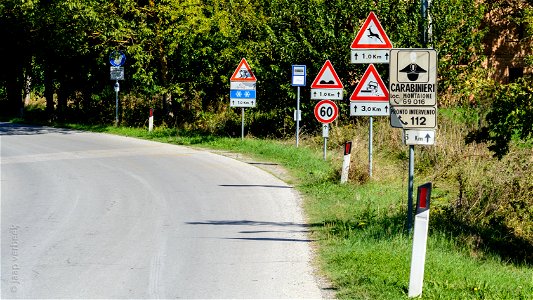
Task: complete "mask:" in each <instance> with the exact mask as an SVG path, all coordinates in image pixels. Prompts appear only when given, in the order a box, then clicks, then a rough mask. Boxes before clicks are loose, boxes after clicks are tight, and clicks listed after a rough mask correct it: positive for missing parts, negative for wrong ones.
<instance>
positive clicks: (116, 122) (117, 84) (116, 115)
mask: <svg viewBox="0 0 533 300" xmlns="http://www.w3.org/2000/svg"><path fill="white" fill-rule="evenodd" d="M119 91H120V84H119V83H118V80H117V81H116V82H115V126H118V92H119Z"/></svg>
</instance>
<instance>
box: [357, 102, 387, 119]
mask: <svg viewBox="0 0 533 300" xmlns="http://www.w3.org/2000/svg"><path fill="white" fill-rule="evenodd" d="M389 114H390V111H389V102H384V101H350V116H388V115H389Z"/></svg>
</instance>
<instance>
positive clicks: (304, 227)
mask: <svg viewBox="0 0 533 300" xmlns="http://www.w3.org/2000/svg"><path fill="white" fill-rule="evenodd" d="M185 224H187V225H215V226H220V225H222V226H279V227H283V228H284V229H285V228H287V230H253V231H250V230H242V231H239V232H238V233H239V234H246V235H250V234H263V233H264V234H295V233H297V234H298V233H299V234H307V233H309V230H308V228H309V227H310V226H309V225H308V224H303V223H293V222H268V221H250V220H208V221H201V222H186V223H185ZM291 228H292V229H291ZM305 237H306V236H305V235H304V236H302V238H294V237H272V236H267V237H261V236H258V237H250V236H242V237H231V238H223V239H226V240H243V241H273V242H304V243H310V242H314V240H311V239H307V238H305Z"/></svg>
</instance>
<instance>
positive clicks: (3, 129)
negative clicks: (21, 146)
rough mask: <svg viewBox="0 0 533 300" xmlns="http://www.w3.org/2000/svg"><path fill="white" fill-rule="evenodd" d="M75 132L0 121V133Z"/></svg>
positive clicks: (73, 131)
mask: <svg viewBox="0 0 533 300" xmlns="http://www.w3.org/2000/svg"><path fill="white" fill-rule="evenodd" d="M76 132H78V131H75V130H69V129H63V128H53V127H45V126H33V125H22V124H13V123H6V122H0V135H37V134H49V133H60V134H72V133H76Z"/></svg>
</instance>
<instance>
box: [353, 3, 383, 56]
mask: <svg viewBox="0 0 533 300" xmlns="http://www.w3.org/2000/svg"><path fill="white" fill-rule="evenodd" d="M350 48H351V49H391V48H392V43H391V41H390V40H389V37H388V36H387V34H386V33H385V30H383V27H382V26H381V23H379V20H378V18H377V17H376V15H375V14H374V12H372V11H371V12H370V14H369V15H368V17H367V18H366V21H365V23H364V24H363V26H362V27H361V29H359V32H358V33H357V35H356V36H355V39H354V40H353V42H352V45H351V46H350Z"/></svg>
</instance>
